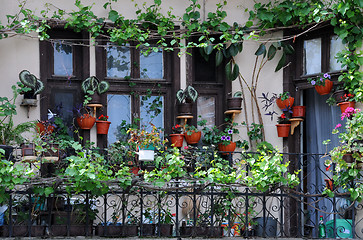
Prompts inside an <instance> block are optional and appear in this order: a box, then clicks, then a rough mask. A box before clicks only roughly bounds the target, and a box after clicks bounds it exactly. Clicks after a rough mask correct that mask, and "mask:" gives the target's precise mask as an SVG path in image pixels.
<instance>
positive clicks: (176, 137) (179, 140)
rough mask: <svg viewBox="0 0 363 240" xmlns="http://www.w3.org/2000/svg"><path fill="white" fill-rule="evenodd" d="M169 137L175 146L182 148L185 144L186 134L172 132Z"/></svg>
mask: <svg viewBox="0 0 363 240" xmlns="http://www.w3.org/2000/svg"><path fill="white" fill-rule="evenodd" d="M169 138H170V142H171V145H172V146H173V147H178V148H180V147H182V146H183V141H184V134H170V135H169Z"/></svg>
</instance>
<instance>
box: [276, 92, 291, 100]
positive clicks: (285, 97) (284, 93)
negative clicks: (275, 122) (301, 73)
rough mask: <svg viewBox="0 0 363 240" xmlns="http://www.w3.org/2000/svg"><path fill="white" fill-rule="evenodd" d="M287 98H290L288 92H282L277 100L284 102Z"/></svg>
mask: <svg viewBox="0 0 363 240" xmlns="http://www.w3.org/2000/svg"><path fill="white" fill-rule="evenodd" d="M289 97H291V94H290V93H289V92H283V93H280V94H279V95H278V97H277V98H280V99H281V101H284V100H287V99H289Z"/></svg>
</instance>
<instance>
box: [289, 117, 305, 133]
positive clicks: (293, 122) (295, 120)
mask: <svg viewBox="0 0 363 240" xmlns="http://www.w3.org/2000/svg"><path fill="white" fill-rule="evenodd" d="M302 121H304V119H303V118H291V119H290V122H291V135H294V131H295V128H296V127H297V126H299V125H300V122H302Z"/></svg>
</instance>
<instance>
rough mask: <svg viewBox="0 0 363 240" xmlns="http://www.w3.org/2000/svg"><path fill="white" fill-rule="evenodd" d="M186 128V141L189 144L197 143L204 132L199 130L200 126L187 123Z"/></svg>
mask: <svg viewBox="0 0 363 240" xmlns="http://www.w3.org/2000/svg"><path fill="white" fill-rule="evenodd" d="M184 128H185V133H184V137H185V141H186V142H187V143H188V144H197V143H198V142H199V140H200V138H201V137H202V132H201V131H199V130H198V128H196V127H195V126H193V125H188V124H186V125H185V126H184Z"/></svg>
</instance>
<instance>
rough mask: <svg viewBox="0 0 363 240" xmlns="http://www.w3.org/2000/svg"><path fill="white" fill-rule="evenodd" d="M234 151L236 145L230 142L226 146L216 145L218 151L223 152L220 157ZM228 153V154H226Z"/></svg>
mask: <svg viewBox="0 0 363 240" xmlns="http://www.w3.org/2000/svg"><path fill="white" fill-rule="evenodd" d="M235 149H236V143H235V142H230V143H229V144H228V145H224V144H223V143H220V144H218V150H219V151H220V152H223V153H222V155H228V154H231V153H233V152H234V150H235ZM227 152H229V153H227Z"/></svg>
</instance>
